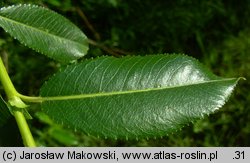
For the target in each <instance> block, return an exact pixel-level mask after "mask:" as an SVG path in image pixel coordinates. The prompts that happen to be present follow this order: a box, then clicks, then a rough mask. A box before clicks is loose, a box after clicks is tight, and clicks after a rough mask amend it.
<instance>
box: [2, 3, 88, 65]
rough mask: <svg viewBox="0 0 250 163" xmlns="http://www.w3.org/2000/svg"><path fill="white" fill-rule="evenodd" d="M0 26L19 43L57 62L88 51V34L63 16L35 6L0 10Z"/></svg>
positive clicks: (73, 58) (69, 59)
mask: <svg viewBox="0 0 250 163" xmlns="http://www.w3.org/2000/svg"><path fill="white" fill-rule="evenodd" d="M0 26H1V27H2V28H3V29H4V30H5V31H6V32H8V33H10V34H11V35H12V36H13V37H14V38H17V39H18V40H19V41H20V42H21V43H23V44H25V45H27V46H29V47H31V48H33V49H34V50H36V51H38V52H40V53H43V54H45V55H47V56H48V57H51V58H53V59H55V60H57V61H60V62H69V61H72V60H76V59H78V58H80V57H82V56H84V55H85V54H86V53H87V51H88V43H87V37H86V36H85V35H84V34H83V33H82V32H81V30H80V29H79V28H78V27H76V26H75V25H74V24H72V23H71V22H70V21H69V20H67V19H66V18H64V17H63V16H61V15H59V14H57V13H55V12H54V11H51V10H49V9H46V8H43V7H39V6H35V5H17V6H10V7H6V8H1V10H0Z"/></svg>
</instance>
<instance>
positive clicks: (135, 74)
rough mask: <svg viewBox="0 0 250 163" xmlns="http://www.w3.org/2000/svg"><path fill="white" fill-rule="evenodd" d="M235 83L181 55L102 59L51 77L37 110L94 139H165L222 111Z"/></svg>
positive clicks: (68, 68) (42, 92)
mask: <svg viewBox="0 0 250 163" xmlns="http://www.w3.org/2000/svg"><path fill="white" fill-rule="evenodd" d="M238 80H239V79H236V78H231V79H224V78H220V77H217V76H216V75H213V74H212V73H211V72H209V71H208V70H207V69H206V68H204V67H203V66H202V65H201V64H200V63H199V62H198V61H197V60H195V59H193V58H191V57H188V56H184V55H149V56H145V57H140V56H135V57H124V58H119V59H118V58H114V57H101V58H98V59H94V60H87V61H84V62H82V63H79V64H75V65H71V66H68V67H67V68H65V69H63V70H62V71H61V72H59V73H57V74H56V75H55V76H53V77H52V78H51V79H50V80H49V81H48V82H47V83H46V84H44V85H43V87H42V88H41V96H42V97H44V98H43V100H44V101H43V102H42V109H43V110H44V111H45V112H46V113H47V114H48V115H49V116H50V117H51V118H52V119H54V120H55V121H56V122H59V123H62V124H64V125H67V126H70V127H72V128H75V129H77V130H82V131H84V132H86V133H88V134H91V135H95V136H104V137H111V138H144V137H155V136H164V135H167V134H169V133H172V132H174V131H176V130H177V129H180V128H181V127H183V126H184V125H185V124H187V123H189V122H193V121H194V120H196V119H198V118H202V117H203V116H204V115H208V114H210V113H213V112H214V111H216V110H218V109H219V108H220V107H222V106H223V105H224V103H225V102H226V100H227V99H228V97H229V95H230V94H231V93H232V91H233V89H234V87H235V85H236V83H237V81H238Z"/></svg>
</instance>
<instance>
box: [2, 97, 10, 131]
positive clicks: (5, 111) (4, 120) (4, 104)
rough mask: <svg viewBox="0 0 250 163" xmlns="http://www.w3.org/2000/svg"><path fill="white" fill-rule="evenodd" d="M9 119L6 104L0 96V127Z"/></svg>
mask: <svg viewBox="0 0 250 163" xmlns="http://www.w3.org/2000/svg"><path fill="white" fill-rule="evenodd" d="M10 117H11V114H10V112H9V109H8V106H7V104H6V103H5V102H4V100H3V98H2V96H0V127H1V126H3V125H4V124H5V122H6V121H7V120H8V119H9V118H10Z"/></svg>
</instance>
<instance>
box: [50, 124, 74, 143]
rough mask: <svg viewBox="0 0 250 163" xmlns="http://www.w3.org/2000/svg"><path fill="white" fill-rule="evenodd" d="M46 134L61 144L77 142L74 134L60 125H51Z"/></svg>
mask: <svg viewBox="0 0 250 163" xmlns="http://www.w3.org/2000/svg"><path fill="white" fill-rule="evenodd" d="M48 134H49V136H51V137H52V138H53V139H55V140H56V141H58V142H60V143H61V144H63V145H66V146H73V145H77V144H78V141H77V138H76V136H75V135H74V134H73V133H72V132H70V131H69V130H65V129H63V128H60V127H52V128H50V129H49V131H48Z"/></svg>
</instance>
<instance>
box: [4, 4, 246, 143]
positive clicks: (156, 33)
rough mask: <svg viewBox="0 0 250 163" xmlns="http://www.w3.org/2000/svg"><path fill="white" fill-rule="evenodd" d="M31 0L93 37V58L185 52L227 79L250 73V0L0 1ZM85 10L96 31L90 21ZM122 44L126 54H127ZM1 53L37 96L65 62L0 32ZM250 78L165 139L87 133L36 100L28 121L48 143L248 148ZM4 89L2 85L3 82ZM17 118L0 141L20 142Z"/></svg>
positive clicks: (19, 82)
mask: <svg viewBox="0 0 250 163" xmlns="http://www.w3.org/2000/svg"><path fill="white" fill-rule="evenodd" d="M18 3H33V4H39V5H42V6H45V7H48V8H50V9H52V10H55V11H56V12H58V13H60V14H62V15H64V16H65V17H67V18H68V19H70V20H71V21H72V22H73V23H75V24H76V25H77V26H78V27H79V28H81V29H82V31H83V32H84V33H85V34H86V35H87V36H88V37H89V38H90V39H92V40H95V41H96V42H98V43H99V44H101V45H102V46H105V47H106V48H108V51H107V50H103V48H102V49H100V48H98V47H96V46H93V45H91V46H90V51H89V53H88V56H87V57H96V56H102V55H111V54H110V51H112V52H114V53H112V55H115V56H117V57H120V56H122V55H128V54H132V55H145V54H158V53H185V54H188V55H190V56H193V57H195V58H197V59H199V60H200V62H202V63H203V64H205V65H206V66H207V67H209V68H210V69H211V70H212V71H213V72H214V73H215V74H217V75H219V76H223V77H239V76H243V77H245V78H246V79H250V74H249V72H250V54H249V51H250V19H249V18H250V1H249V0H241V1H236V0H227V1H225V0H224V1H223V0H210V1H198V0H189V1H185V0H175V1H167V0H143V1H142V0H141V1H139V0H126V1H125V0H123V1H122V0H96V1H93V0H84V1H76V0H75V1H70V0H65V1H59V0H38V1H22V0H12V1H11V0H8V1H1V2H0V5H1V6H7V5H11V4H18ZM80 12H83V13H84V14H85V16H86V17H87V19H88V21H89V24H91V25H92V26H93V28H94V30H95V32H93V31H91V30H90V29H89V28H88V27H87V23H86V21H84V19H83V18H82V16H81V14H80ZM121 50H122V52H121ZM0 53H1V55H2V56H4V58H5V59H4V60H5V61H6V62H8V69H9V74H10V76H11V79H12V80H13V83H14V85H15V86H16V88H17V90H18V91H19V92H21V93H22V94H27V95H38V92H39V88H40V86H41V85H42V83H43V82H44V81H46V80H47V79H48V78H49V76H51V75H52V74H53V73H54V72H56V71H57V70H58V69H59V68H60V67H61V66H64V65H60V64H58V63H57V62H54V61H53V60H49V59H47V58H46V57H44V56H43V55H38V54H37V53H36V52H35V51H32V50H30V49H29V48H27V47H25V46H23V45H21V44H20V43H19V42H18V41H16V40H14V39H13V38H11V37H10V36H9V35H8V34H7V33H5V32H4V31H3V30H0ZM249 85H250V84H249V81H248V80H246V81H240V83H239V85H238V87H237V88H236V90H235V92H234V93H233V95H232V96H231V98H230V99H229V101H228V102H227V104H226V105H225V106H223V107H222V108H221V109H220V110H219V111H218V112H217V113H215V114H213V115H210V116H209V117H206V118H205V119H202V120H199V121H197V122H195V123H193V124H190V125H188V126H185V127H184V128H183V129H182V130H181V131H177V132H175V133H173V134H170V135H168V136H165V137H163V138H157V139H149V140H129V141H126V140H109V139H102V138H95V137H92V136H87V135H84V134H82V133H79V132H74V131H71V130H70V129H67V128H64V127H62V126H60V125H56V124H54V123H53V122H52V121H51V120H50V119H48V117H46V116H45V115H44V114H42V112H40V107H39V105H34V106H33V105H32V106H31V107H32V110H30V113H31V114H32V116H33V117H34V119H33V120H31V121H29V123H30V126H31V130H32V133H33V134H34V137H35V139H36V141H37V143H38V145H42V146H250V139H249V138H250V111H249V106H250V103H249V101H250V95H249V88H250V87H249ZM0 91H1V94H2V95H3V88H2V86H1V85H0ZM21 145H22V141H21V138H20V135H19V132H17V127H16V125H15V123H14V120H13V119H10V120H9V122H8V123H7V124H5V126H4V127H2V128H1V129H0V146H21Z"/></svg>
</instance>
